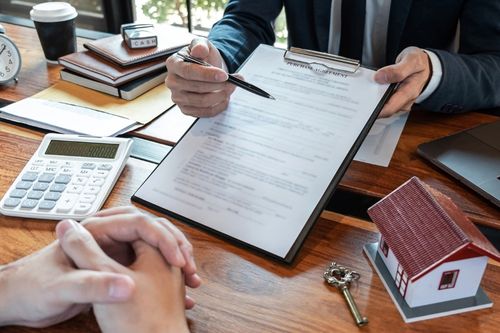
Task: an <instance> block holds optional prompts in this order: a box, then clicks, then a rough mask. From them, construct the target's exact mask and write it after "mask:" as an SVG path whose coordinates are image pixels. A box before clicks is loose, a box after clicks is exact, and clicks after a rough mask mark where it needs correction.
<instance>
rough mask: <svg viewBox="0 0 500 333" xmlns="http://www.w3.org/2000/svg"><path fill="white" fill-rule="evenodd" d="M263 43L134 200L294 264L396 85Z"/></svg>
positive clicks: (370, 71) (359, 70)
mask: <svg viewBox="0 0 500 333" xmlns="http://www.w3.org/2000/svg"><path fill="white" fill-rule="evenodd" d="M284 52H285V51H284V50H282V49H276V48H273V47H271V46H264V45H261V46H259V47H258V48H257V49H256V50H255V51H254V53H253V54H252V55H251V56H250V58H249V59H248V61H247V62H246V63H245V64H244V65H243V66H242V68H241V69H240V72H239V73H241V74H242V75H243V76H244V78H245V80H247V81H248V82H250V83H252V84H254V85H256V86H258V87H260V88H262V89H264V90H265V91H267V92H268V93H270V94H271V95H272V96H274V97H275V98H276V100H271V99H267V98H263V97H260V96H257V95H255V94H252V93H249V92H247V91H245V90H242V89H239V88H237V89H236V91H235V93H234V94H233V95H232V97H231V102H230V103H229V107H228V109H227V110H226V111H224V112H222V113H221V114H219V115H217V116H215V117H212V118H200V119H198V120H197V121H196V122H195V123H194V125H193V126H192V127H191V129H190V130H189V131H188V132H187V133H186V135H185V136H184V137H183V138H182V139H181V140H180V141H179V142H178V143H177V145H176V146H175V147H174V148H173V149H172V150H171V151H170V153H169V154H168V155H167V156H166V157H165V159H164V160H163V161H162V162H161V163H160V165H159V166H158V167H157V168H156V169H155V170H154V171H153V173H152V174H151V175H150V177H149V178H148V179H147V180H146V181H145V182H144V184H143V185H142V186H141V187H140V188H139V190H138V191H137V192H136V193H135V195H134V198H133V199H134V200H136V201H139V202H142V203H145V204H146V205H150V206H152V207H154V208H156V209H159V210H162V211H164V212H167V213H168V214H170V215H172V216H174V217H176V218H179V219H180V220H183V221H187V222H190V223H194V224H196V225H199V226H202V227H204V228H206V229H209V230H211V231H215V232H216V233H218V234H219V235H223V236H225V237H228V238H230V239H232V240H236V241H238V242H239V243H244V244H245V245H248V246H251V247H253V248H256V249H259V250H260V251H264V252H266V253H267V254H270V255H272V256H274V257H277V258H281V259H282V260H284V261H287V262H291V261H292V260H293V257H294V256H295V254H296V253H297V251H298V249H299V248H300V245H301V244H302V242H303V240H304V238H305V236H306V235H307V233H308V231H309V230H310V228H311V227H312V225H313V224H314V221H315V220H316V219H317V218H318V216H319V215H320V213H321V211H322V209H323V207H324V205H325V204H326V202H327V200H328V198H329V196H330V195H331V193H332V192H333V190H334V188H335V186H336V185H337V184H338V182H339V181H340V178H341V177H342V175H343V173H344V171H345V169H346V168H347V166H348V165H349V163H350V161H351V160H352V158H353V157H354V155H355V153H356V151H357V148H359V145H360V144H361V142H362V141H363V139H364V137H365V136H366V134H367V133H368V131H369V129H370V127H371V125H372V124H373V122H374V121H375V119H376V117H377V115H378V113H379V111H380V109H381V107H382V105H383V102H384V101H385V99H386V98H387V97H388V95H389V92H390V90H391V88H392V87H389V85H380V84H377V83H375V81H374V80H373V75H374V73H375V72H374V71H372V70H369V69H365V68H362V67H361V68H359V69H358V70H357V72H356V73H354V74H345V73H343V72H338V71H335V70H331V69H328V70H325V69H318V68H317V67H316V66H314V65H313V66H311V65H308V64H306V63H299V62H289V61H287V60H285V59H284V58H283V55H284Z"/></svg>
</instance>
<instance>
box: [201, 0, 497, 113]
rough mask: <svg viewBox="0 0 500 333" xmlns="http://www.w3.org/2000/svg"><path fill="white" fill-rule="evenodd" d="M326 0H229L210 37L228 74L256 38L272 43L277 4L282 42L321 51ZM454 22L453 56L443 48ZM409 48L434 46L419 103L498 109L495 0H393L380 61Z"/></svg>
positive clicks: (327, 11)
mask: <svg viewBox="0 0 500 333" xmlns="http://www.w3.org/2000/svg"><path fill="white" fill-rule="evenodd" d="M331 2H332V1H331V0H229V1H228V4H227V7H226V10H225V13H224V17H223V18H222V19H221V20H220V21H219V22H217V23H216V24H215V25H214V27H213V28H212V31H211V32H210V35H209V39H210V40H211V41H212V42H213V43H214V44H215V46H216V47H217V48H218V49H219V50H220V51H221V54H222V56H223V58H224V60H225V61H226V64H227V65H228V67H229V70H230V71H231V72H233V71H235V70H236V69H237V68H238V67H239V66H240V65H241V64H242V63H243V61H244V60H245V59H246V58H247V57H248V56H249V55H250V53H251V52H252V51H253V50H254V49H255V48H256V47H257V46H258V45H259V44H261V43H265V44H273V43H274V40H275V36H274V31H273V21H274V20H275V18H276V17H277V16H278V14H279V13H280V11H281V9H282V7H283V5H284V8H285V11H286V16H287V24H288V32H289V44H290V45H291V46H297V47H301V48H306V49H312V50H319V51H327V48H328V39H329V36H328V34H329V26H330V6H331ZM459 21H460V47H459V51H458V54H456V53H451V52H448V51H445V50H447V49H448V48H449V46H450V45H451V44H452V41H453V39H454V36H455V32H456V27H457V23H458V22H459ZM408 46H417V47H420V48H425V49H428V50H431V51H434V52H435V53H436V54H437V55H438V57H439V58H440V60H441V63H442V65H443V78H442V81H441V84H440V85H439V87H438V88H437V89H436V91H435V92H434V93H433V94H432V95H431V96H429V97H428V98H427V99H426V100H425V101H424V102H423V103H422V107H423V108H425V109H428V110H434V111H440V112H447V113H452V112H461V111H465V110H470V109H481V108H493V107H498V106H500V1H499V0H393V1H392V3H391V12H390V16H389V28H388V34H387V50H386V55H387V57H386V62H387V64H392V63H394V61H395V59H396V57H397V55H398V54H399V52H401V51H402V50H403V49H404V48H406V47H408Z"/></svg>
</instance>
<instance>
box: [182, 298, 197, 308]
mask: <svg viewBox="0 0 500 333" xmlns="http://www.w3.org/2000/svg"><path fill="white" fill-rule="evenodd" d="M195 305H196V302H195V300H194V299H193V298H192V297H189V296H188V295H186V297H185V300H184V306H185V308H186V310H190V309H192V308H194V306H195Z"/></svg>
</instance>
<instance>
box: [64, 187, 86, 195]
mask: <svg viewBox="0 0 500 333" xmlns="http://www.w3.org/2000/svg"><path fill="white" fill-rule="evenodd" d="M82 190H83V186H82V185H69V186H68V191H67V192H68V193H78V194H79V193H82Z"/></svg>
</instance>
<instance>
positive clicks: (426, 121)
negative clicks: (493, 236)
mask: <svg viewBox="0 0 500 333" xmlns="http://www.w3.org/2000/svg"><path fill="white" fill-rule="evenodd" d="M498 119H500V118H499V117H496V116H492V115H487V114H482V113H476V112H471V113H463V114H440V113H433V112H426V111H412V112H411V114H410V116H409V119H408V122H407V124H406V126H405V129H404V131H403V134H402V135H401V138H400V140H399V143H398V146H397V148H396V151H395V153H394V155H393V157H392V160H391V163H390V165H389V167H388V168H384V167H379V166H376V165H371V164H367V163H362V162H357V161H353V162H352V163H351V165H350V166H349V169H348V170H347V172H346V174H345V175H344V177H343V178H342V181H341V183H340V186H341V187H342V188H344V189H347V190H349V191H354V192H358V193H361V194H365V195H371V196H374V197H379V198H382V197H384V196H386V195H387V194H389V193H390V192H392V191H393V190H395V189H396V188H397V187H398V186H400V185H401V184H403V183H404V182H405V181H407V180H408V179H410V178H411V177H412V176H418V177H419V178H420V179H421V180H423V181H424V182H426V183H427V184H429V185H431V186H432V187H434V188H436V189H437V190H439V191H441V192H443V193H444V194H446V195H447V196H449V197H450V198H451V199H452V200H453V201H454V202H455V203H456V204H457V206H459V207H460V208H461V209H462V210H464V211H465V213H466V214H467V216H468V217H469V218H470V219H471V220H472V221H473V222H475V223H479V224H483V225H487V226H490V227H494V228H497V229H499V228H500V210H499V209H498V208H497V207H495V206H494V205H493V204H492V203H490V202H489V201H488V200H486V199H484V198H483V197H481V196H480V195H479V194H477V193H475V192H474V191H472V190H470V189H469V188H467V187H465V186H464V185H462V184H461V183H460V182H459V181H458V180H455V179H454V178H452V177H451V176H449V175H448V174H446V173H445V172H443V171H441V170H440V169H438V168H437V167H435V166H433V165H432V164H431V163H429V162H427V161H426V160H424V159H423V158H422V157H420V156H419V155H418V154H417V147H418V145H420V144H421V143H424V142H429V141H431V140H434V139H437V138H440V137H443V136H447V135H450V134H454V133H457V132H459V131H462V130H465V129H468V128H471V127H474V126H477V125H480V124H484V123H491V122H493V121H496V120H498Z"/></svg>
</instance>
